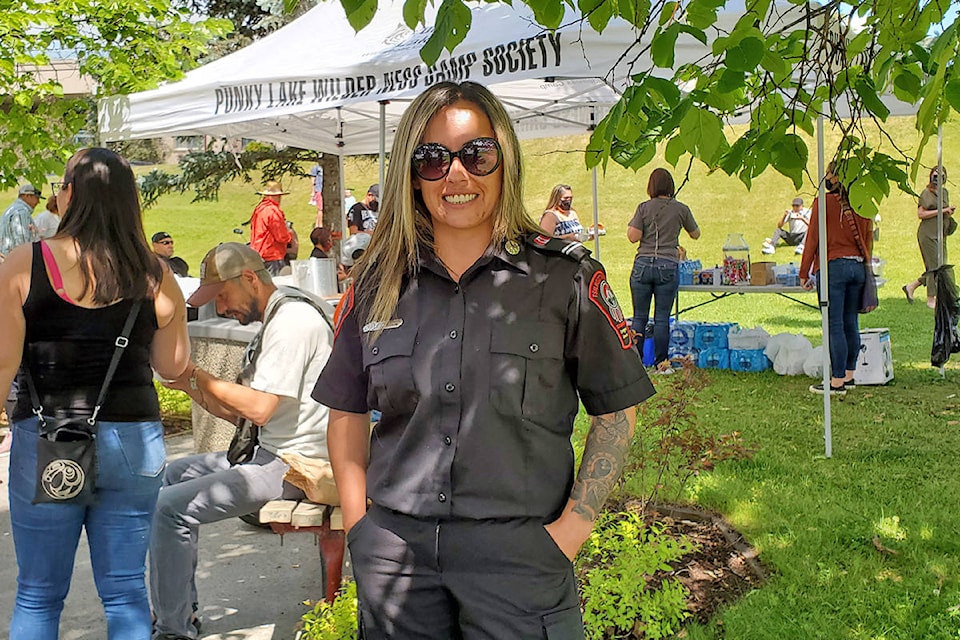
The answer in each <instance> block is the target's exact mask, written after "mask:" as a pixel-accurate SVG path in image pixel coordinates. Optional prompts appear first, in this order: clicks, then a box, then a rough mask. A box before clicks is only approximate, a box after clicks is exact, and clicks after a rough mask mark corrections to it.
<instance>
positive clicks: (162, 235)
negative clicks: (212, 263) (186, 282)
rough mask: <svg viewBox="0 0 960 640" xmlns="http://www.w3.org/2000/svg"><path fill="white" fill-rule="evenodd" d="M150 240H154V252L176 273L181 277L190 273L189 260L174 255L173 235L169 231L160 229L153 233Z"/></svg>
mask: <svg viewBox="0 0 960 640" xmlns="http://www.w3.org/2000/svg"><path fill="white" fill-rule="evenodd" d="M150 240H151V242H153V252H154V253H155V254H157V255H158V256H159V257H160V259H161V260H163V261H164V262H166V263H167V265H168V266H169V267H170V270H171V271H173V273H174V274H175V275H178V276H180V277H181V278H186V277H187V276H188V275H190V267H189V266H188V265H187V261H186V260H184V259H183V258H178V257H176V256H175V255H173V237H171V235H170V234H169V233H167V232H166V231H158V232H156V233H155V234H153V237H152V238H151V239H150Z"/></svg>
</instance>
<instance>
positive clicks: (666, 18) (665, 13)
mask: <svg viewBox="0 0 960 640" xmlns="http://www.w3.org/2000/svg"><path fill="white" fill-rule="evenodd" d="M676 12H677V3H676V2H673V1H672V0H671V2H665V3H664V4H663V9H661V10H660V24H659V26H660V27H663V25H665V24H667V23H668V22H670V20H671V19H672V18H673V15H674V14H675V13H676Z"/></svg>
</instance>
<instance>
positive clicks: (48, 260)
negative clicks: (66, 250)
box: [40, 240, 76, 304]
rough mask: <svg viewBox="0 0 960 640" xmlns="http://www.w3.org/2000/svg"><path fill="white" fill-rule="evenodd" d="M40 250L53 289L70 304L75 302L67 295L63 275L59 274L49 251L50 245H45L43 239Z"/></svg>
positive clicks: (58, 269)
mask: <svg viewBox="0 0 960 640" xmlns="http://www.w3.org/2000/svg"><path fill="white" fill-rule="evenodd" d="M40 252H41V253H42V254H43V263H44V264H45V265H47V271H49V272H50V278H51V279H52V280H53V290H54V291H56V292H57V295H58V296H60V297H61V298H63V299H64V300H66V301H67V302H69V303H70V304H76V302H74V301H73V299H71V298H70V296H68V295H67V291H66V289H64V288H63V277H62V276H61V275H60V267H58V266H57V261H56V260H54V259H53V252H52V251H50V247H48V246H47V243H46V241H44V240H41V241H40Z"/></svg>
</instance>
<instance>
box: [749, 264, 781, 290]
mask: <svg viewBox="0 0 960 640" xmlns="http://www.w3.org/2000/svg"><path fill="white" fill-rule="evenodd" d="M776 264H777V263H776V262H754V263H752V264H751V265H750V284H751V285H754V286H757V287H762V286H766V285H768V284H777V277H776V275H775V274H774V273H773V268H774V267H775V266H776Z"/></svg>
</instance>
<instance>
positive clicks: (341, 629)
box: [297, 580, 357, 640]
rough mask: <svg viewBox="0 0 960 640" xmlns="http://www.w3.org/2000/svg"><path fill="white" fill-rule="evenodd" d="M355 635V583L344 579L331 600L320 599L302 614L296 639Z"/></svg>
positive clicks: (340, 638) (342, 638)
mask: <svg viewBox="0 0 960 640" xmlns="http://www.w3.org/2000/svg"><path fill="white" fill-rule="evenodd" d="M356 637H357V583H356V582H354V581H353V580H345V581H344V582H343V585H342V586H341V587H340V591H339V592H338V593H337V597H336V598H334V600H333V602H327V601H326V600H320V601H319V602H317V603H316V604H315V605H314V607H313V609H311V610H310V611H308V612H306V613H305V614H303V616H302V617H301V619H300V629H299V631H298V632H297V640H354V639H355V638H356Z"/></svg>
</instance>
